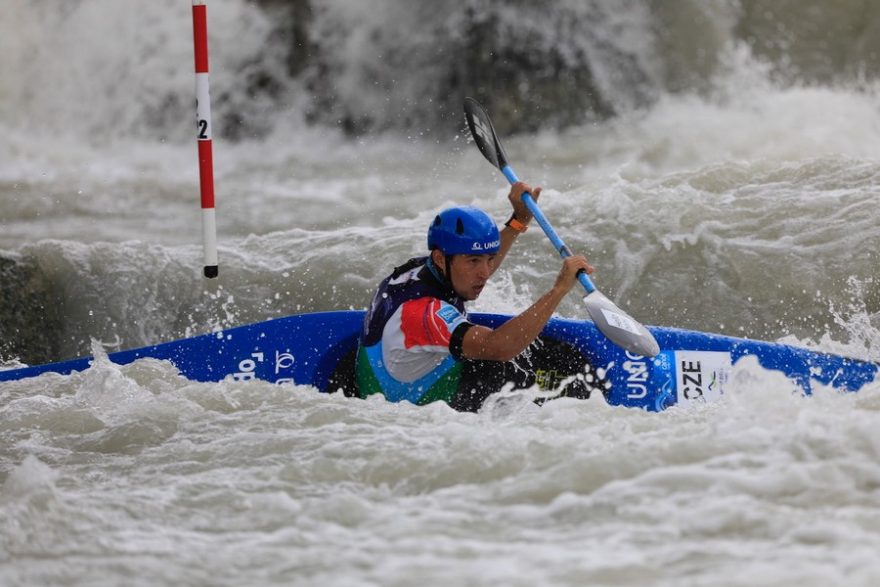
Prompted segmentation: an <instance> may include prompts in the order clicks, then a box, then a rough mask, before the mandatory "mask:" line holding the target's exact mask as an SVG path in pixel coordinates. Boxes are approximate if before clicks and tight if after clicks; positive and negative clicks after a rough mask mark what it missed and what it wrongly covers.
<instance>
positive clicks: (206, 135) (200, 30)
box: [192, 0, 219, 278]
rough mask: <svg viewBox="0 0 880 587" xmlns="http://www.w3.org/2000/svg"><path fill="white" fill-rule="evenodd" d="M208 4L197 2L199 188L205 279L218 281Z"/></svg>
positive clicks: (195, 30)
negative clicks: (209, 82) (209, 74)
mask: <svg viewBox="0 0 880 587" xmlns="http://www.w3.org/2000/svg"><path fill="white" fill-rule="evenodd" d="M207 12H208V10H207V7H206V6H205V0H193V8H192V13H193V43H194V45H195V61H196V120H197V134H196V137H197V143H198V147H199V185H200V187H201V196H202V243H203V245H204V253H205V277H208V278H212V277H217V275H218V273H219V271H218V265H217V220H216V216H215V214H214V153H213V147H212V145H211V95H210V91H209V87H210V86H209V84H208V15H207Z"/></svg>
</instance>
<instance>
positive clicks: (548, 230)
mask: <svg viewBox="0 0 880 587" xmlns="http://www.w3.org/2000/svg"><path fill="white" fill-rule="evenodd" d="M501 173H503V174H504V177H506V178H507V181H509V182H510V183H511V184H515V183H516V182H518V181H519V178H518V177H517V176H516V173H514V171H513V169H511V168H510V165H505V166H504V167H502V168H501ZM522 201H523V203H525V205H526V207H527V208H528V209H529V212H531V213H532V215H533V216H534V217H535V220H537V221H538V224H540V225H541V229H542V230H543V231H544V234H546V235H547V238H549V239H550V242H551V243H553V246H554V247H556V250H557V251H558V252H559V256H560V257H562V258H563V259H565V258H566V257H571V249H569V248H568V247H567V246H566V245H565V243H564V242H562V239H561V238H559V235H558V234H556V231H555V230H553V227H552V226H551V225H550V222H549V221H548V220H547V217H546V216H544V213H543V212H541V209H540V208H538V203H537V202H536V201H535V199H534V198H533V197H532V194H530V193H529V192H523V195H522ZM578 280H579V281H580V282H581V285H582V286H584V289H585V290H586V291H587V293H588V294H591V293H593V292H594V291H596V286H595V285H593V282H592V281H591V280H590V278H589V276H588V275H587V272H586V271H584V270H581V271H579V272H578Z"/></svg>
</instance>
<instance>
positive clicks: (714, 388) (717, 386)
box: [675, 351, 732, 404]
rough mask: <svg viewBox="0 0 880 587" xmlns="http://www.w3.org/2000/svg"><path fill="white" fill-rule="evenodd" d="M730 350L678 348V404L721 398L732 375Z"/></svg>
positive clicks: (676, 358)
mask: <svg viewBox="0 0 880 587" xmlns="http://www.w3.org/2000/svg"><path fill="white" fill-rule="evenodd" d="M731 369H732V362H731V360H730V353H724V352H714V351H675V375H676V391H677V395H678V403H679V404H687V403H693V402H706V401H712V400H715V399H718V398H719V397H721V395H722V394H723V393H724V385H725V384H726V383H727V381H728V379H729V378H730V372H731Z"/></svg>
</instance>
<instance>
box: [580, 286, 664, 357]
mask: <svg viewBox="0 0 880 587" xmlns="http://www.w3.org/2000/svg"><path fill="white" fill-rule="evenodd" d="M584 304H585V305H586V306H587V312H589V314H590V318H592V319H593V322H594V323H595V324H596V327H597V328H598V329H599V331H600V332H601V333H602V334H604V335H605V336H607V337H608V340H610V341H611V342H613V343H614V344H616V345H617V346H619V347H621V348H624V349H626V350H628V351H630V352H631V353H634V354H636V355H640V356H643V357H656V356H657V354H658V353H659V352H660V345H659V344H657V341H656V340H655V339H654V335H652V334H651V333H650V332H648V329H647V328H645V327H644V326H642V325H641V324H640V323H638V322H636V321H635V320H634V319H633V318H631V317H630V316H629V314H627V313H626V312H624V311H623V310H621V309H620V308H618V307H617V306H616V305H615V304H614V302H612V301H611V300H609V299H608V298H606V297H605V296H604V295H603V294H602V292H600V291H599V290H594V291H593V293H591V294H589V295H586V296H584Z"/></svg>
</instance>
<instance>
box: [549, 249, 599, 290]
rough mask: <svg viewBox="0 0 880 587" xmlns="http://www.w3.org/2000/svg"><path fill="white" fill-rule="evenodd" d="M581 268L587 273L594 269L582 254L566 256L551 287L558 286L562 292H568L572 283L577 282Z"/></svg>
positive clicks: (572, 285)
mask: <svg viewBox="0 0 880 587" xmlns="http://www.w3.org/2000/svg"><path fill="white" fill-rule="evenodd" d="M581 269H583V270H584V271H586V272H587V274H588V275H590V274H592V273H593V271H595V269H594V268H593V266H592V265H590V264H589V263H588V262H587V258H586V257H584V256H583V255H573V256H571V257H566V258H565V259H564V260H563V261H562V269H560V270H559V275H557V276H556V283H555V284H554V286H553V287H555V288H559V289H560V290H562V292H563V293H568V292H570V291H571V288H573V287H574V284H575V283H577V274H578V271H580V270H581Z"/></svg>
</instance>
